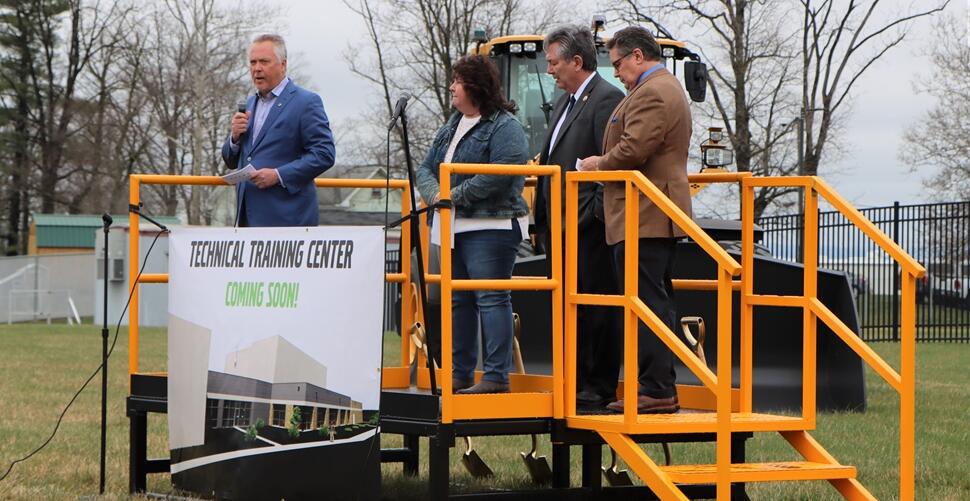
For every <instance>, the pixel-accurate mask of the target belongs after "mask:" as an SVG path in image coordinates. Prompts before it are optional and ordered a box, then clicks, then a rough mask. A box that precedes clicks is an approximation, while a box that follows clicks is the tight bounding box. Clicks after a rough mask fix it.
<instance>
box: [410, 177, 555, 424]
mask: <svg viewBox="0 0 970 501" xmlns="http://www.w3.org/2000/svg"><path fill="white" fill-rule="evenodd" d="M451 174H487V175H500V176H530V175H534V176H550V177H551V178H552V179H551V180H550V185H551V186H559V185H560V183H561V180H560V179H561V178H560V176H561V175H562V173H561V168H560V167H559V166H556V165H551V166H550V165H496V164H441V167H440V198H441V200H447V199H449V198H450V196H451ZM561 197H562V194H561V193H560V191H559V190H550V196H549V198H550V200H549V203H550V212H549V214H550V223H549V231H550V232H551V234H552V235H558V234H560V233H561V232H562V220H561V209H560V208H561V203H562V201H561ZM451 211H452V209H449V208H447V207H444V208H441V209H440V218H441V224H440V229H441V274H440V275H437V276H431V277H429V278H431V280H429V282H430V281H432V280H434V281H439V282H440V284H441V374H442V377H441V379H440V380H439V381H440V386H441V422H442V423H451V422H453V421H454V420H455V419H456V418H465V419H469V418H477V419H485V418H488V417H493V416H494V417H498V416H499V415H501V416H506V415H508V413H507V412H505V413H497V412H496V409H495V408H496V407H502V406H507V407H523V408H521V409H518V410H516V411H515V414H520V413H521V414H528V415H532V416H534V417H556V418H562V417H563V394H562V392H561V391H555V390H553V391H552V392H551V395H550V394H541V395H539V394H535V393H532V394H516V393H511V394H495V395H453V394H452V387H451V375H452V370H453V366H452V356H451V349H452V322H451V309H452V306H451V303H452V301H451V293H452V291H456V290H490V289H506V290H548V291H551V293H552V339H551V342H552V359H553V388H561V387H562V386H561V384H562V378H563V374H562V364H561V363H560V362H559V361H561V360H562V356H563V347H562V322H563V316H562V285H561V284H562V266H561V265H560V263H561V262H562V240H561V239H558V238H553V239H551V240H552V249H551V250H552V255H551V256H550V258H551V272H552V278H551V279H543V278H528V277H512V278H511V279H509V280H454V279H452V277H451V269H452V264H451V262H452V258H451V240H452V229H451ZM546 402H548V403H550V404H551V405H548V406H547V405H546ZM508 410H509V411H511V410H513V409H511V408H510V409H508Z"/></svg>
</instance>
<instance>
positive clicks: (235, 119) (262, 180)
mask: <svg viewBox="0 0 970 501" xmlns="http://www.w3.org/2000/svg"><path fill="white" fill-rule="evenodd" d="M249 118H250V113H249V112H248V111H246V101H239V103H237V104H236V113H235V114H234V115H233V116H232V121H231V124H230V131H231V134H232V142H233V144H239V138H241V137H242V135H243V134H245V133H246V130H247V129H248V128H249ZM249 180H250V181H252V183H253V184H255V185H256V187H257V188H259V189H261V190H265V189H266V188H269V187H271V186H275V185H276V184H278V183H279V182H280V177H279V174H277V172H276V169H273V168H263V169H256V171H255V172H253V175H252V176H251V177H250V178H249Z"/></svg>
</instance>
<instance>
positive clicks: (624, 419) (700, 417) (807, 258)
mask: <svg viewBox="0 0 970 501" xmlns="http://www.w3.org/2000/svg"><path fill="white" fill-rule="evenodd" d="M714 177H716V178H717V179H713V178H714ZM721 177H723V178H724V179H720V178H721ZM566 180H567V182H566V207H567V212H566V214H567V216H566V217H567V220H566V228H575V227H576V219H575V218H576V216H575V210H569V208H570V207H575V203H576V193H577V190H576V187H577V184H578V182H590V181H597V182H624V183H625V184H626V190H627V191H626V204H627V206H626V213H627V214H637V213H638V212H639V211H638V203H639V198H640V197H638V196H637V192H640V193H642V194H643V195H645V196H646V197H647V198H649V199H650V200H651V201H653V203H655V204H656V205H657V206H658V207H660V208H661V209H662V210H663V211H664V212H665V213H666V214H667V215H668V216H670V217H671V219H672V220H673V221H674V224H676V225H678V226H679V227H680V228H682V229H684V231H686V232H687V234H688V236H689V238H691V239H692V240H694V241H695V242H696V243H697V244H698V245H700V247H702V248H703V249H704V250H705V251H706V252H707V253H708V255H710V257H711V258H712V259H713V260H714V261H715V262H716V263H717V266H718V272H717V278H716V279H713V280H681V281H677V280H675V287H677V288H680V289H684V288H686V289H692V290H707V291H711V292H713V293H715V294H717V325H716V333H715V335H717V340H718V343H717V354H716V364H715V365H716V367H717V369H716V373H715V372H714V371H712V370H711V369H710V368H709V367H708V366H707V363H706V361H705V360H704V359H703V357H698V354H697V353H695V352H694V351H692V350H691V349H690V348H689V347H687V346H686V345H685V344H684V343H683V342H681V341H679V339H678V337H677V336H676V335H675V334H674V333H673V332H672V331H671V330H670V329H669V328H668V327H667V326H666V325H665V324H664V323H663V322H662V321H660V319H659V318H658V317H657V316H656V315H655V314H654V313H653V312H652V311H650V310H649V308H647V307H646V305H644V304H643V302H641V301H640V299H639V298H638V296H637V291H636V284H637V280H636V275H635V273H636V264H637V262H638V256H637V248H636V246H627V247H626V252H627V255H626V262H625V268H626V274H627V275H626V277H625V281H624V282H625V284H626V289H625V290H624V291H623V294H622V295H617V296H605V295H593V294H579V293H577V291H576V290H575V285H574V284H576V280H575V278H576V277H575V275H573V276H570V275H569V273H570V272H571V273H573V274H575V270H576V255H575V251H574V249H575V248H576V243H577V242H576V239H577V235H576V232H575V231H567V239H566V246H565V248H566V266H565V269H566V270H567V276H566V280H565V284H566V290H565V291H564V296H565V301H564V302H565V309H566V315H565V318H566V320H565V328H564V329H563V331H564V333H565V336H564V337H565V356H564V360H565V377H564V379H563V383H564V385H565V392H564V393H565V417H566V424H567V426H568V427H570V428H579V429H585V430H592V431H595V432H596V433H598V434H599V435H600V436H601V437H602V438H603V440H604V441H605V442H606V443H607V444H609V446H610V447H611V448H613V450H615V451H616V453H617V454H618V455H619V456H620V457H621V458H623V460H624V461H625V462H626V463H627V465H628V466H629V467H630V468H631V469H632V470H633V471H634V472H635V473H636V474H637V475H639V477H640V478H641V480H642V481H643V482H644V483H645V484H646V485H647V486H649V487H650V488H651V489H652V490H653V491H654V492H655V493H656V494H657V495H658V496H659V497H660V499H665V500H666V499H688V498H687V496H685V494H684V493H683V492H682V490H681V488H680V486H683V485H688V484H715V485H716V492H717V499H719V500H726V499H730V497H731V492H732V490H731V484H732V483H748V482H788V481H805V480H827V481H829V482H830V483H831V485H832V486H834V487H835V488H836V489H837V490H838V492H839V493H841V494H842V495H843V496H844V497H845V498H846V499H853V500H855V499H875V497H874V496H873V495H872V494H871V493H870V492H869V491H868V490H867V489H866V488H865V487H864V486H863V485H862V484H861V483H860V482H859V481H858V480H857V471H856V468H855V467H854V466H850V465H844V464H841V463H840V462H839V461H838V460H837V459H836V458H834V457H833V456H832V455H831V454H829V453H828V452H827V451H826V450H825V448H824V447H823V446H822V445H821V444H819V442H817V441H816V440H815V439H814V438H813V437H812V435H811V434H810V433H809V432H810V431H812V430H814V429H815V427H816V416H815V386H816V384H815V383H816V381H815V371H816V367H815V364H816V341H815V336H816V326H817V324H818V322H824V323H825V324H826V325H827V326H828V327H829V328H830V329H831V330H832V331H833V332H835V333H836V335H838V336H839V338H840V339H841V340H842V341H843V342H845V343H846V344H847V345H848V346H849V347H851V348H852V349H853V350H854V351H855V352H856V353H857V354H858V355H859V356H860V357H861V358H862V359H863V360H864V361H865V362H866V363H867V364H869V365H870V366H871V367H872V368H873V369H874V370H875V372H876V373H877V374H879V375H880V376H882V378H883V379H885V380H886V381H887V382H888V383H889V385H890V386H891V387H892V388H894V389H895V390H896V391H897V392H898V393H899V394H900V463H899V468H900V491H899V498H900V499H913V497H914V448H915V441H914V420H915V413H914V405H915V404H914V393H915V391H914V390H915V383H914V381H915V362H914V357H915V283H916V282H915V281H916V278H918V277H920V276H922V275H923V274H925V270H924V269H923V267H922V266H921V265H920V264H919V263H917V262H916V261H915V260H913V259H912V258H911V257H910V256H909V255H907V254H906V253H905V252H904V251H903V250H902V249H901V248H900V247H899V246H897V245H896V244H895V243H894V242H893V241H892V239H890V238H889V237H888V236H886V235H885V234H883V233H882V232H881V231H880V230H879V229H878V228H876V227H875V226H874V225H873V224H872V223H871V222H869V221H868V220H867V219H865V218H864V217H863V216H862V215H861V214H860V213H859V212H858V211H856V210H855V209H854V208H853V207H851V206H850V205H849V204H848V203H847V202H846V201H845V200H843V199H842V198H841V197H840V196H839V195H838V194H837V193H836V192H835V191H834V190H832V189H831V188H830V187H829V186H828V185H826V184H825V183H824V182H823V181H822V180H821V179H819V178H817V177H788V178H759V177H753V176H751V175H750V174H748V173H741V174H726V175H713V176H712V179H709V180H706V181H708V182H717V181H721V182H738V183H739V184H740V185H741V192H742V233H743V237H742V255H741V262H740V263H739V262H738V261H736V260H735V259H734V258H732V257H731V256H730V255H728V254H727V253H726V252H725V251H724V250H723V249H722V248H721V247H720V246H719V245H718V244H717V243H716V242H714V241H713V240H712V239H711V238H710V237H708V236H707V235H706V234H705V233H704V232H703V230H701V229H700V228H699V227H698V226H697V225H695V224H694V223H693V222H692V221H691V219H690V217H688V216H687V215H686V214H684V213H682V212H681V211H680V210H678V209H677V207H675V206H674V205H673V204H672V203H670V201H669V200H668V199H667V197H666V196H665V195H664V194H663V193H662V192H661V191H660V190H658V189H657V188H656V187H655V186H654V185H653V184H652V183H650V182H649V181H647V179H646V178H644V177H643V176H642V175H640V174H639V173H638V172H583V173H578V172H577V173H574V172H570V173H568V174H567V175H566ZM767 186H791V187H795V188H798V189H802V190H804V193H805V214H806V218H805V234H804V236H803V242H804V270H805V271H804V279H803V280H804V282H803V284H804V285H803V287H802V289H803V293H802V295H798V296H775V295H761V294H757V293H756V292H755V291H754V290H753V285H752V284H753V283H754V280H753V267H754V262H753V255H754V253H753V251H754V236H753V235H754V232H753V221H754V213H753V206H754V203H753V202H754V191H755V189H758V188H762V187H767ZM820 196H821V197H822V198H824V199H825V200H827V201H828V203H829V204H830V205H831V206H833V207H834V208H836V209H837V210H839V211H841V212H842V214H843V215H844V216H845V217H846V218H847V219H848V220H849V221H851V222H852V223H854V224H855V226H856V227H857V228H859V229H860V230H861V231H862V232H863V233H865V234H866V235H867V236H868V237H869V238H870V239H871V240H872V241H873V242H874V243H875V244H877V245H878V246H880V247H881V248H882V249H883V250H884V251H885V252H886V253H887V254H889V256H890V257H891V258H892V259H894V260H895V261H896V262H897V263H899V265H900V270H901V284H902V295H901V297H902V301H901V302H902V304H901V309H900V311H901V317H900V319H901V333H902V334H901V349H902V357H901V360H902V362H901V369H900V371H899V372H897V371H896V370H895V369H894V368H892V367H891V366H889V365H888V364H887V363H886V362H885V361H883V360H882V359H881V358H880V357H879V356H878V355H877V354H876V353H875V352H873V351H872V350H871V349H870V348H869V347H868V346H867V345H866V344H865V343H864V342H863V341H861V340H860V339H859V337H858V336H856V335H855V333H854V332H852V331H851V330H850V329H849V328H848V327H847V326H846V325H845V324H844V323H843V322H842V321H841V320H840V319H839V318H838V317H837V316H836V315H834V314H833V313H832V312H831V311H830V310H829V309H828V308H827V307H826V306H825V305H824V304H822V303H821V302H820V301H819V299H818V297H817V283H816V280H817V278H816V277H817V272H818V216H817V214H818V203H819V197H820ZM636 232H637V226H636V220H635V219H633V218H627V221H626V238H627V241H632V240H634V239H636V238H637V233H636ZM678 282H679V283H678ZM571 284H572V285H571ZM737 301H739V302H740V322H739V324H740V331H741V332H740V340H741V341H740V346H736V347H733V346H732V341H731V329H732V319H731V316H732V307H733V306H734V305H735V304H736V303H735V302H737ZM579 304H597V305H610V306H618V307H622V308H623V309H624V315H625V333H624V375H623V376H624V377H623V379H624V380H625V381H636V376H635V374H636V372H635V371H636V365H637V360H636V353H637V336H636V326H637V323H638V322H643V323H645V324H646V325H647V326H648V327H650V329H651V330H652V331H653V332H654V333H655V334H656V335H657V336H658V337H660V338H661V339H662V340H663V341H664V343H665V344H666V345H667V346H668V347H670V348H671V350H672V351H673V352H674V354H675V355H676V356H677V357H678V358H680V360H681V361H682V362H683V363H684V364H685V365H686V366H687V368H688V369H690V370H691V371H692V372H693V373H694V374H695V375H696V376H697V377H698V379H700V381H701V383H702V386H701V387H694V388H696V389H697V390H700V391H701V392H702V393H706V395H704V396H705V397H706V398H701V399H697V398H689V400H692V401H693V402H694V404H693V407H694V408H693V409H690V410H686V409H683V407H685V405H684V395H683V393H682V394H681V404H682V410H681V411H680V412H678V413H674V414H646V415H638V414H637V413H636V405H635V402H636V393H635V391H636V386H637V385H635V384H630V385H624V388H623V389H622V390H621V394H622V396H623V398H624V401H625V402H626V403H627V405H626V406H625V410H624V413H623V414H622V415H593V416H590V415H577V413H576V402H575V396H574V395H575V394H576V388H575V381H576V378H575V371H576V367H575V360H576V339H575V323H576V306H577V305H579ZM754 308H798V309H801V310H802V311H803V314H804V317H803V333H804V335H803V346H802V352H803V361H802V363H803V381H802V387H803V394H802V411H801V415H795V416H791V415H773V414H761V413H755V412H752V376H753V369H752V362H751V357H752V335H753V333H752V330H753V321H752V311H753V309H754ZM732 350H734V351H733V352H732ZM732 355H735V359H739V360H740V378H739V380H738V381H736V382H732V372H731V368H732ZM732 383H735V384H734V386H736V387H735V388H733V387H732ZM699 400H700V404H699V405H698V404H697V402H698V401H699ZM687 406H688V407H690V406H691V405H687ZM697 407H700V409H698V408H697ZM738 432H752V433H766V432H767V433H779V434H781V436H782V437H783V438H784V439H785V440H786V441H787V442H788V443H789V444H790V445H791V446H792V448H793V449H794V450H795V451H797V453H798V454H799V455H800V456H801V458H802V460H800V461H774V462H764V463H736V462H732V455H731V434H732V433H738ZM693 433H697V434H700V433H707V434H711V433H713V434H716V438H717V439H716V462H715V463H714V464H678V465H665V464H658V462H656V461H654V460H653V459H652V458H651V457H650V456H649V455H648V454H647V453H646V452H645V450H644V449H643V448H642V447H641V446H640V445H639V444H638V443H637V442H636V441H635V439H634V436H638V435H639V436H642V435H650V434H658V435H659V434H693ZM742 459H743V458H742Z"/></svg>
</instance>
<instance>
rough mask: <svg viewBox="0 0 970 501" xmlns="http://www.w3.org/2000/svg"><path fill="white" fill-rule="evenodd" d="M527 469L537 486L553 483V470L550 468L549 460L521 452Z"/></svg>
mask: <svg viewBox="0 0 970 501" xmlns="http://www.w3.org/2000/svg"><path fill="white" fill-rule="evenodd" d="M519 455H520V456H522V461H523V462H525V468H526V469H527V470H528V471H529V476H530V477H532V481H533V482H535V483H536V484H540V485H545V484H551V483H552V468H550V467H549V460H547V459H546V457H545V456H536V455H535V453H526V452H520V453H519Z"/></svg>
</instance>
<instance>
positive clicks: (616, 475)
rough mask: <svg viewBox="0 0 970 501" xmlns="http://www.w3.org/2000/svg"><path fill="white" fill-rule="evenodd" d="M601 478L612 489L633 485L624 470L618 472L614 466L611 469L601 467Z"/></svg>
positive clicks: (628, 474)
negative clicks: (602, 477)
mask: <svg viewBox="0 0 970 501" xmlns="http://www.w3.org/2000/svg"><path fill="white" fill-rule="evenodd" d="M603 476H605V477H606V482H607V483H608V484H610V485H611V486H613V487H622V486H625V485H633V479H632V478H630V473H629V472H628V471H626V470H618V469H617V468H616V467H615V466H614V467H613V468H606V467H603Z"/></svg>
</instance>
